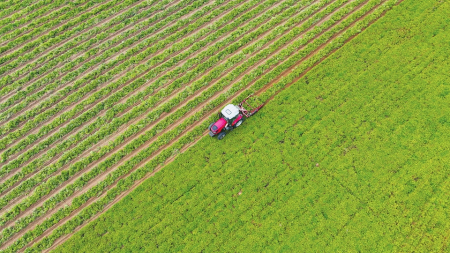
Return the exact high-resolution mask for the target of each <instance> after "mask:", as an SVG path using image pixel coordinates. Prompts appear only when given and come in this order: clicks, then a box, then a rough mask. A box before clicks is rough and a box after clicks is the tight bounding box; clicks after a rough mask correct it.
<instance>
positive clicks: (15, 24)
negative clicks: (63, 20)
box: [0, 0, 78, 42]
mask: <svg viewBox="0 0 450 253" xmlns="http://www.w3.org/2000/svg"><path fill="white" fill-rule="evenodd" d="M66 4H67V3H65V2H64V1H62V0H59V1H53V2H51V4H49V5H47V6H45V7H43V8H40V9H38V10H37V11H34V12H32V13H31V14H28V15H25V16H24V17H23V18H19V19H17V18H16V19H14V21H12V22H11V21H10V22H8V23H7V25H6V26H4V27H2V28H1V29H0V35H1V34H3V36H2V37H1V38H0V42H5V41H8V40H11V39H13V38H14V37H16V36H19V35H20V34H22V33H24V32H27V31H30V30H32V29H34V28H36V27H38V26H39V25H41V24H43V23H45V22H48V21H49V20H51V19H53V18H56V17H58V16H60V15H62V14H64V13H65V12H67V11H69V10H70V9H72V8H74V7H75V8H77V7H78V6H77V4H74V3H69V5H66ZM61 5H65V6H64V7H63V8H60V9H58V10H56V11H53V10H54V9H57V8H58V7H59V6H61ZM27 9H30V8H27ZM49 10H50V11H52V12H50V13H49V14H48V15H45V16H42V15H43V14H46V13H47V12H48V11H49ZM39 16H42V17H40V18H37V17H39ZM2 21H6V20H2ZM29 21H32V22H30V23H29V24H27V25H26V26H24V27H20V28H19V26H21V25H22V24H25V23H27V22H29ZM0 23H3V22H0ZM12 30H13V32H12V33H9V34H5V33H7V32H9V31H12Z"/></svg>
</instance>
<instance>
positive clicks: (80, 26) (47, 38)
mask: <svg viewBox="0 0 450 253" xmlns="http://www.w3.org/2000/svg"><path fill="white" fill-rule="evenodd" d="M102 1H106V0H97V1H89V2H88V3H87V4H85V5H82V6H81V7H80V8H76V9H75V10H71V11H70V12H68V13H66V14H65V15H63V16H60V17H59V18H57V19H53V20H52V21H50V22H48V23H46V24H45V26H50V25H52V24H54V23H57V22H58V21H60V19H62V18H63V17H65V18H71V19H70V20H69V21H68V22H63V23H64V24H62V25H60V26H59V27H58V28H56V29H53V30H51V31H49V32H48V33H46V34H45V35H42V36H40V37H39V38H37V39H35V40H33V41H31V42H29V43H26V44H24V45H23V46H20V49H18V50H15V51H13V52H12V53H10V54H6V55H4V56H2V57H0V64H3V63H5V62H7V61H10V60H13V59H15V58H16V57H18V60H19V61H16V65H15V66H11V65H8V66H5V68H2V71H8V70H11V69H13V68H15V67H16V66H17V64H19V63H25V62H26V59H25V58H27V59H28V58H29V56H24V55H22V54H24V53H26V52H28V51H30V50H33V51H32V52H31V55H38V54H40V53H42V52H44V51H45V50H47V49H48V48H51V47H54V46H55V45H57V44H58V43H60V42H62V41H65V40H67V39H69V38H71V37H72V36H74V35H77V34H78V33H79V32H81V31H83V30H85V29H87V28H89V27H91V26H93V25H95V24H97V23H98V22H99V21H101V20H102V19H106V18H109V17H111V15H114V14H115V13H117V12H119V11H120V10H123V9H125V8H126V7H128V6H129V5H131V4H134V3H135V2H136V1H137V0H126V1H124V2H121V1H119V0H114V1H109V0H108V2H106V3H104V4H102V5H100V6H98V7H96V8H93V9H92V10H90V11H88V12H86V11H87V9H89V8H90V7H92V5H94V6H95V5H98V2H100V3H101V2H102ZM73 12H77V13H79V12H82V13H83V14H81V15H79V16H78V17H76V18H73V15H74V13H73ZM93 16H94V17H93ZM75 25H76V26H75ZM42 29H44V26H43V27H41V28H40V29H36V30H33V32H32V33H29V34H26V35H23V36H22V37H19V38H18V39H16V40H14V41H10V42H9V43H8V44H7V45H6V46H3V47H0V51H2V50H3V51H2V52H5V51H7V50H9V49H12V48H15V47H17V46H19V45H20V44H21V41H22V40H27V39H31V38H32V37H33V34H35V33H36V32H38V31H39V30H42ZM49 29H51V28H49ZM20 55H22V56H20ZM24 57H25V58H24ZM19 88H20V87H17V86H14V85H9V86H6V87H3V88H2V89H1V90H0V95H5V94H8V93H9V92H11V91H13V90H16V89H19Z"/></svg>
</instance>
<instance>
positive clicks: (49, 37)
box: [0, 0, 126, 95]
mask: <svg viewBox="0 0 450 253" xmlns="http://www.w3.org/2000/svg"><path fill="white" fill-rule="evenodd" d="M83 1H85V0H83ZM103 2H106V3H105V4H102V5H99V6H98V7H96V8H94V9H92V10H91V11H89V12H86V13H83V12H85V11H87V10H89V9H90V8H91V7H93V6H96V5H97V4H99V3H103ZM120 2H121V1H109V2H108V1H107V0H97V1H88V2H87V3H86V4H84V5H81V6H79V8H76V9H72V10H71V11H69V12H67V13H66V14H64V15H62V16H60V17H58V18H55V19H53V20H51V21H49V22H47V23H46V24H44V25H42V26H41V27H39V28H36V29H34V30H33V31H32V32H30V33H27V34H24V35H22V36H20V37H18V38H16V39H14V40H11V41H9V42H8V43H7V44H6V45H5V46H1V47H0V54H3V56H2V57H0V64H3V63H5V62H7V61H9V60H12V59H14V58H15V57H17V56H19V55H20V54H22V53H25V52H27V51H29V50H31V49H33V48H34V47H36V46H38V45H41V44H44V43H45V44H47V43H48V42H49V41H52V42H53V43H52V44H54V43H56V42H57V41H56V40H55V39H56V38H55V36H56V35H58V34H59V33H61V32H63V31H65V30H67V29H69V28H70V27H72V26H74V25H76V24H79V22H83V21H86V19H88V18H89V17H92V15H95V14H96V13H98V12H101V11H103V10H105V9H109V8H111V7H112V6H114V5H118V4H119V3H120ZM125 6H126V5H125ZM125 6H124V7H125ZM81 13H83V14H82V15H80V16H78V17H77V18H73V17H74V16H77V15H78V14H81ZM67 20H70V21H69V22H67ZM65 22H66V23H65ZM61 23H65V24H64V25H62V26H60V27H58V28H56V29H54V30H52V28H53V27H54V26H57V25H59V24H61ZM72 31H73V30H72ZM45 32H48V33H47V34H45V35H43V36H40V37H39V38H38V39H36V37H37V36H39V35H41V34H42V33H45ZM32 39H36V40H34V41H31V42H29V43H27V41H28V40H32ZM46 42H47V43H46ZM19 46H21V48H20V49H18V50H15V51H14V52H12V53H10V54H7V52H8V51H10V50H11V49H13V48H16V47H19ZM4 92H5V91H4V90H3V89H2V90H1V92H0V94H1V95H3V94H4Z"/></svg>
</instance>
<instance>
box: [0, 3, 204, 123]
mask: <svg viewBox="0 0 450 253" xmlns="http://www.w3.org/2000/svg"><path fill="white" fill-rule="evenodd" d="M187 2H188V1H183V2H182V3H180V4H179V5H177V6H174V7H170V8H168V9H167V10H166V11H165V12H163V13H161V15H154V16H153V17H152V18H149V19H147V20H146V21H145V23H146V24H152V23H153V22H155V21H157V20H158V19H160V18H162V17H166V16H167V15H168V14H170V13H171V12H174V11H176V12H177V13H176V15H173V16H175V17H180V16H182V15H184V14H186V13H188V12H189V11H192V10H193V9H195V7H199V6H200V5H201V4H202V3H204V2H205V1H202V2H198V3H196V4H195V5H192V6H190V7H188V8H185V9H183V10H182V11H177V10H178V8H179V7H180V6H183V5H184V4H185V3H187ZM164 3H167V2H161V4H164ZM162 6H163V5H157V6H154V7H153V8H151V9H150V10H148V12H143V13H141V14H143V17H144V18H145V16H147V15H150V14H151V13H152V12H153V11H155V10H159V9H160V8H161V7H162ZM125 14H126V15H123V16H121V17H120V18H123V19H126V20H129V19H128V18H127V16H128V15H130V14H132V12H131V13H125ZM139 16H140V17H141V15H139ZM196 16H197V15H196ZM168 19H170V21H172V20H173V18H172V16H169V18H168ZM167 22H169V20H162V21H160V22H158V23H157V24H155V25H154V26H152V27H151V28H150V29H148V30H143V31H141V33H140V34H139V35H138V36H136V37H133V38H130V36H129V35H130V34H129V33H124V34H122V35H120V36H118V37H117V38H115V39H114V41H113V42H112V41H107V42H105V43H103V44H101V45H100V47H107V46H109V45H111V44H113V43H114V44H118V45H117V46H116V47H113V48H111V49H109V50H106V51H103V53H102V54H101V55H99V56H98V57H92V56H93V55H95V54H97V53H98V52H99V51H100V50H101V49H100V48H95V49H91V50H89V51H88V52H86V53H85V55H84V56H82V57H79V58H77V59H76V60H75V61H74V62H69V63H67V64H65V65H64V66H63V67H62V68H58V69H56V70H53V68H54V66H55V65H57V64H58V63H60V62H64V61H65V60H64V59H67V58H68V57H70V56H72V55H74V54H76V53H78V52H79V51H82V50H84V49H85V48H86V46H89V45H92V44H95V43H96V41H95V40H93V39H91V40H89V41H88V42H87V44H86V43H85V44H84V45H80V46H79V47H76V48H74V49H73V50H69V51H68V52H66V53H65V54H63V55H61V56H59V57H57V58H56V59H53V60H52V61H50V62H49V63H48V64H45V65H44V66H42V68H41V69H40V70H38V72H41V71H47V70H53V71H52V72H51V73H49V74H47V75H46V76H45V77H42V78H41V80H40V81H37V82H33V83H32V84H31V85H30V86H28V87H27V89H26V90H25V91H23V92H21V91H19V92H18V93H17V94H15V95H14V96H12V97H11V98H9V99H8V100H7V101H6V102H5V103H3V104H1V106H3V107H7V106H9V105H12V104H14V103H15V101H17V100H20V99H24V98H26V100H25V101H23V102H22V103H20V104H18V105H16V106H15V107H13V108H11V109H9V110H6V111H5V112H3V113H2V114H1V115H2V116H1V117H2V118H3V119H7V118H9V117H10V116H11V115H12V114H14V113H15V112H19V111H20V110H22V109H23V108H25V107H26V106H28V105H29V104H30V103H31V102H34V101H36V100H39V99H41V98H42V96H44V95H46V94H47V93H51V92H54V91H55V90H57V89H61V88H62V87H61V86H62V85H65V84H67V83H69V82H72V81H74V80H75V79H76V78H78V77H79V76H80V75H81V74H83V73H84V72H86V71H87V70H89V69H90V68H92V67H94V66H96V65H98V64H99V63H101V62H104V61H105V59H108V58H110V57H111V56H113V55H114V54H116V53H118V52H120V51H121V50H122V49H124V48H126V47H128V46H130V45H131V44H132V43H133V42H134V41H135V40H138V39H139V38H142V37H143V36H144V35H148V34H151V33H152V32H153V31H156V30H157V29H158V28H160V27H162V26H164V25H165V24H166V23H167ZM183 22H184V21H183ZM140 28H141V27H140ZM113 30H115V29H113ZM172 30H173V29H172ZM102 35H106V33H103V34H102ZM152 39H153V40H155V38H152ZM120 42H123V43H120ZM129 50H133V49H129ZM135 51H136V50H135ZM133 53H134V54H137V52H133ZM127 56H129V55H127ZM89 58H93V59H92V60H90V61H89V62H86V63H84V64H83V65H81V66H77V65H78V64H79V63H82V62H83V61H85V60H87V59H89ZM75 67H76V68H75ZM43 68H44V69H43ZM73 68H75V70H74V71H72V72H69V71H70V70H71V69H73ZM61 73H64V74H63V75H62V76H60V75H61ZM30 78H32V77H30ZM56 78H57V79H59V80H57V81H54V79H56ZM28 81H29V80H28V77H27V78H25V79H22V80H20V82H23V83H26V82H28ZM52 81H53V83H50V82H52ZM79 85H82V83H79ZM40 87H44V89H43V90H40V91H39V92H37V93H34V94H32V95H31V96H30V95H29V94H30V93H32V92H33V91H35V90H36V89H38V88H40ZM78 87H79V86H76V85H75V86H69V87H65V88H64V89H63V90H59V92H58V94H57V95H56V96H54V97H52V98H50V99H47V100H45V101H44V103H43V104H44V105H47V106H50V105H51V104H49V103H57V102H58V99H60V98H64V97H66V96H67V95H69V94H70V92H72V91H74V90H76V89H77V88H78ZM42 107H43V106H39V107H38V108H40V110H43V109H44V108H45V107H43V108H42ZM39 112H40V111H39V110H32V111H28V112H27V114H26V115H22V116H20V117H18V118H16V119H13V120H10V121H9V122H8V126H5V128H7V129H8V130H12V129H13V128H14V126H17V125H18V124H20V123H21V122H22V121H23V120H25V119H29V118H31V117H33V116H34V115H36V114H38V113H39Z"/></svg>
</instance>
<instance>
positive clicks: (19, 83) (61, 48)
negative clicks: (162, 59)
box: [0, 1, 167, 110]
mask: <svg viewBox="0 0 450 253" xmlns="http://www.w3.org/2000/svg"><path fill="white" fill-rule="evenodd" d="M161 3H163V4H167V2H166V1H162V2H161ZM162 6H164V5H161V4H157V5H154V3H153V2H144V3H141V4H138V5H136V6H133V7H132V8H129V9H126V10H125V11H124V12H123V13H121V14H119V15H118V16H115V17H114V18H112V19H111V20H109V21H108V22H105V23H104V24H102V25H101V26H95V25H96V24H92V25H94V27H91V28H90V29H87V30H86V31H84V32H83V33H81V34H78V35H77V36H76V37H74V38H72V39H70V40H69V41H66V42H65V43H64V44H62V45H58V47H56V48H54V49H52V50H50V51H49V52H46V53H45V54H43V55H41V54H42V51H37V50H34V51H32V52H29V53H26V54H24V55H23V56H21V57H20V59H16V60H13V61H11V62H9V63H8V64H5V65H3V66H2V67H1V68H0V73H2V74H4V73H7V72H8V71H9V70H14V72H12V73H9V74H8V75H6V76H4V77H2V79H1V81H0V87H3V86H6V85H13V87H17V89H18V88H20V91H18V92H20V93H26V94H30V93H31V92H32V91H33V89H32V88H28V86H25V85H24V84H25V83H28V82H30V81H32V80H33V78H35V77H38V76H43V75H44V73H46V72H47V71H48V70H51V68H49V67H46V64H49V62H50V61H51V63H54V62H55V59H56V58H58V61H57V63H68V62H69V61H68V60H67V59H69V58H70V57H71V56H72V55H74V54H76V53H80V52H83V51H82V50H86V51H87V50H88V49H89V47H90V46H91V45H95V44H96V43H98V42H99V41H102V40H105V39H107V38H108V37H109V36H110V35H112V34H114V33H117V32H118V31H120V29H122V28H124V27H125V26H127V25H130V23H135V22H136V21H138V20H139V19H142V18H148V16H152V15H154V13H158V11H160V10H161V7H162ZM149 7H150V8H149ZM158 7H159V9H158ZM148 9H151V10H148ZM142 10H143V11H142ZM152 20H153V19H152ZM141 29H142V27H141ZM74 47H75V48H74ZM44 52H45V51H44ZM38 55H41V56H40V57H39V58H38V59H35V58H36V56H38ZM62 55H65V56H66V57H67V58H66V59H65V61H61V60H60V58H61V56H62ZM32 60H33V61H32ZM29 61H32V62H31V63H28V64H27V65H25V66H23V65H24V64H23V63H24V62H29ZM19 66H22V67H21V68H19ZM51 66H57V65H56V64H53V65H51ZM25 74H27V75H26V76H25ZM19 78H21V79H19ZM23 79H25V81H24V80H23ZM15 96H17V95H15ZM16 100H17V98H16V99H14V100H12V99H11V98H10V99H8V102H7V103H6V105H4V104H1V105H0V109H1V110H3V109H4V108H5V107H7V106H9V105H11V104H13V102H14V101H16Z"/></svg>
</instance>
